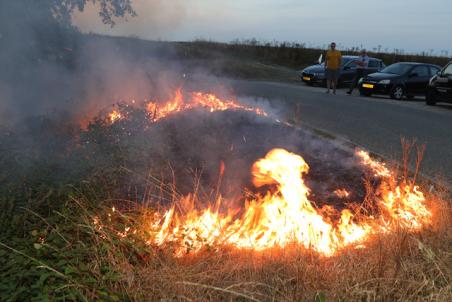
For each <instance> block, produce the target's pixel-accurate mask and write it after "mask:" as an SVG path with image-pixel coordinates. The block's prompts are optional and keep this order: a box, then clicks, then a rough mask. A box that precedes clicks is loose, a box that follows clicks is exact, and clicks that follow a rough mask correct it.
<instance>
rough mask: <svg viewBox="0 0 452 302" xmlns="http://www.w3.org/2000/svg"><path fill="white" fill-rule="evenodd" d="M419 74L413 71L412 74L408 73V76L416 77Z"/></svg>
mask: <svg viewBox="0 0 452 302" xmlns="http://www.w3.org/2000/svg"><path fill="white" fill-rule="evenodd" d="M418 76H419V74H418V73H417V72H413V73H412V74H410V78H417V77H418Z"/></svg>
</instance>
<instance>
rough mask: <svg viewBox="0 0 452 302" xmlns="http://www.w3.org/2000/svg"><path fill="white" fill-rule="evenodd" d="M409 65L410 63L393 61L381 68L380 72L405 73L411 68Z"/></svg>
mask: <svg viewBox="0 0 452 302" xmlns="http://www.w3.org/2000/svg"><path fill="white" fill-rule="evenodd" d="M411 66H412V65H410V64H404V63H395V64H392V65H389V66H388V67H386V68H385V69H383V70H382V71H381V72H384V73H393V74H398V75H402V74H405V73H407V72H408V71H409V70H410V69H411Z"/></svg>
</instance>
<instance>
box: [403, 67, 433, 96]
mask: <svg viewBox="0 0 452 302" xmlns="http://www.w3.org/2000/svg"><path fill="white" fill-rule="evenodd" d="M429 80H430V69H429V67H428V66H427V65H419V66H416V67H414V68H413V69H411V72H409V73H408V79H407V80H406V84H405V87H406V90H407V91H406V94H407V95H416V94H424V93H425V89H426V88H427V84H428V81H429Z"/></svg>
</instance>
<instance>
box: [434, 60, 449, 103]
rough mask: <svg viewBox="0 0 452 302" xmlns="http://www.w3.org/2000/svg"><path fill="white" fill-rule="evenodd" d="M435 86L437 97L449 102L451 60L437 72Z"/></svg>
mask: <svg viewBox="0 0 452 302" xmlns="http://www.w3.org/2000/svg"><path fill="white" fill-rule="evenodd" d="M435 86H436V91H437V95H438V99H440V100H442V101H449V102H450V101H451V100H452V62H451V63H449V65H447V66H446V67H445V68H444V69H443V70H442V71H441V72H440V73H439V74H438V78H437V79H436V85H435Z"/></svg>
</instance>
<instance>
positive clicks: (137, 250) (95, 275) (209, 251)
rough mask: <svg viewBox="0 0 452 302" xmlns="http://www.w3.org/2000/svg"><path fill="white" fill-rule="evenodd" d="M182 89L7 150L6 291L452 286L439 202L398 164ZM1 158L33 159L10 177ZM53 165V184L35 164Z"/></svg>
mask: <svg viewBox="0 0 452 302" xmlns="http://www.w3.org/2000/svg"><path fill="white" fill-rule="evenodd" d="M189 95H190V96H191V97H188V98H185V99H184V98H183V95H182V94H181V93H176V95H175V98H174V99H172V100H170V101H169V102H167V103H164V104H159V105H157V104H154V106H153V110H149V109H148V108H149V106H145V107H144V108H135V107H134V106H119V107H118V108H117V109H118V111H117V112H112V114H113V113H114V115H107V116H105V117H104V118H99V119H98V120H96V121H94V122H93V123H91V124H90V125H89V126H88V127H87V128H86V129H84V130H80V131H79V132H76V133H74V130H73V128H69V129H71V130H70V131H69V132H70V133H71V135H70V136H69V138H68V137H66V136H65V135H64V134H61V136H62V137H61V139H59V136H54V135H53V136H52V135H50V133H48V134H42V138H43V139H44V138H46V137H52V138H53V141H52V142H53V143H54V144H55V145H56V146H58V147H59V148H53V149H52V152H54V153H49V150H47V149H46V150H40V149H37V150H36V149H35V150H34V151H33V152H34V153H33V154H32V155H33V159H34V160H32V159H30V158H31V156H30V155H29V154H27V155H28V156H29V157H26V156H24V155H23V154H22V153H17V154H15V156H13V157H10V156H8V157H7V156H5V155H3V154H2V161H1V162H0V163H1V164H2V167H4V168H8V169H9V170H7V171H9V173H8V174H7V175H6V176H4V179H6V180H8V182H10V185H9V186H8V187H5V188H1V192H2V198H3V200H2V210H3V211H2V215H4V216H3V218H4V220H3V221H2V223H3V230H2V233H1V240H0V242H1V244H0V245H1V247H0V259H1V260H0V261H1V262H0V265H1V267H3V268H4V270H3V271H2V272H0V278H1V280H4V281H3V282H2V283H1V285H0V286H1V287H0V289H1V290H0V293H1V294H0V297H1V298H2V300H8V299H9V300H11V301H21V300H29V299H31V298H35V299H38V300H43V299H49V300H65V301H79V300H84V301H92V300H110V301H118V300H121V301H130V300H132V301H162V300H164V301H166V300H175V301H180V300H188V301H199V300H203V301H204V300H205V301H226V300H230V301H274V300H277V301H299V300H307V301H312V300H313V299H315V301H323V300H324V298H325V297H326V298H327V299H328V300H341V301H356V300H360V301H363V300H364V301H388V300H390V301H392V300H400V301H416V300H419V301H420V300H422V301H450V299H452V287H451V284H450V282H451V278H452V269H451V265H450V263H452V253H451V252H450V251H451V250H452V234H451V232H450V228H451V226H452V220H451V217H452V216H451V215H452V213H451V209H450V203H447V202H445V201H443V200H447V198H448V197H447V195H445V194H444V195H443V194H442V193H438V192H437V193H435V194H430V193H428V192H427V191H425V190H424V189H423V188H424V187H423V186H422V185H421V186H418V185H416V184H415V180H416V175H417V174H416V173H415V174H414V176H413V175H412V176H410V174H409V173H407V172H406V168H407V166H408V162H407V161H405V162H404V165H403V166H402V169H401V170H402V171H401V173H398V172H400V171H398V170H397V167H394V168H392V167H389V166H387V165H385V164H383V163H381V162H379V161H376V160H374V159H372V158H371V157H370V156H369V155H368V154H367V153H365V152H363V151H358V152H356V154H355V155H353V154H348V153H347V152H345V151H343V150H342V151H341V150H338V149H337V148H335V147H332V146H331V144H329V143H325V142H322V141H320V140H319V139H315V138H314V137H312V136H311V135H310V134H307V133H305V132H303V131H301V130H299V129H294V128H293V127H290V126H287V125H285V124H282V123H275V122H274V121H273V120H270V119H268V118H265V115H263V114H261V115H259V112H261V111H259V110H257V109H256V108H254V107H249V106H245V105H242V104H240V103H238V102H237V101H236V100H234V101H224V100H221V99H219V98H217V97H215V96H213V97H212V96H210V95H209V94H189ZM186 100H188V101H186ZM194 104H195V105H194ZM224 104H226V105H227V107H224V106H223V105H224ZM194 107H195V108H194ZM162 108H163V109H162ZM165 108H166V109H168V108H169V109H171V110H166V109H165ZM209 108H210V109H209ZM247 108H248V109H247ZM197 109H207V110H204V111H203V112H205V111H207V112H210V113H208V115H205V114H204V113H203V112H199V111H198V110H197ZM227 109H228V110H227ZM165 110H166V111H165ZM187 110H190V111H188V112H187ZM213 111H218V112H213ZM150 112H151V114H150ZM175 112H179V114H177V115H176V114H175ZM164 113H165V114H164ZM255 113H258V115H259V119H255V117H254V114H255ZM251 116H253V117H252V118H251ZM112 117H114V118H112ZM218 117H219V118H218ZM48 124H49V125H50V126H51V127H50V129H53V130H52V131H51V132H53V131H54V130H55V129H57V130H58V133H60V132H61V131H62V129H61V127H57V126H58V124H56V125H55V124H53V123H48ZM180 125H183V126H184V127H180ZM33 129H35V127H33ZM35 131H37V130H35ZM38 132H39V133H41V132H42V131H38ZM63 132H64V131H63ZM220 134H221V135H220ZM6 137H7V138H8V139H9V140H10V141H11V145H15V144H14V143H13V142H14V139H13V138H11V137H10V136H6ZM60 141H61V142H64V143H61V142H60ZM57 142H60V143H57ZM289 142H290V143H289ZM280 146H287V148H288V149H289V150H290V151H287V150H284V149H281V148H280ZM278 147H279V148H278ZM407 149H409V148H407ZM55 150H57V151H55ZM207 150H209V152H207ZM269 150H273V151H270V152H268V153H267V151H269ZM46 151H47V152H46ZM419 153H420V154H421V153H422V152H419ZM299 154H301V155H302V156H303V157H301V156H300V155H299ZM405 157H406V158H409V156H408V152H405ZM11 158H14V159H15V161H16V162H21V163H22V161H21V160H22V159H24V158H29V160H30V162H32V163H35V162H39V165H38V164H36V166H33V165H32V166H28V167H27V169H25V170H24V171H23V174H20V172H22V170H20V169H18V168H16V169H14V168H11V167H19V166H14V160H13V161H11ZM44 159H45V160H44ZM50 159H52V161H51V160H50ZM207 159H208V160H207ZM47 161H48V163H47V164H44V163H46V162H47ZM212 163H214V164H213V165H212ZM167 164H168V165H169V167H170V168H169V172H170V174H169V175H168V174H166V172H165V173H164V172H163V171H164V170H165V169H164V167H165V165H167ZM209 165H211V166H209ZM143 166H145V167H146V168H145V169H143ZM149 167H150V169H149V170H146V169H148V168H149ZM75 168H76V169H75ZM58 169H63V170H61V171H62V172H63V173H62V175H65V177H66V178H64V181H61V178H57V177H55V179H53V178H50V177H48V176H46V175H47V174H48V173H51V172H49V171H53V172H54V173H55V171H58ZM189 169H204V171H203V173H199V174H197V175H198V176H197V177H193V174H189V175H190V176H189V177H187V175H186V174H184V173H183V172H185V171H187V170H189ZM399 170H400V168H399ZM30 171H34V173H35V174H36V175H34V176H33V173H30ZM66 171H69V172H70V174H68V173H66ZM75 171H76V172H75ZM146 171H147V173H146ZM167 171H168V169H167ZM191 171H193V170H191ZM250 171H251V173H252V175H251V177H250V175H249V172H250ZM308 171H309V173H308ZM16 174H17V177H11V175H16ZM137 174H138V176H137ZM206 175H207V177H206ZM44 176H46V177H47V178H46V177H44ZM17 179H20V180H21V181H22V182H21V181H18V180H17ZM250 179H251V181H250ZM58 180H59V181H61V182H57V181H58ZM184 180H185V181H184ZM363 180H364V181H363ZM77 182H78V185H73V183H77ZM187 182H188V183H189V184H190V187H189V185H188V184H187ZM193 183H194V185H193ZM19 189H21V190H23V191H21V190H19ZM24 189H25V190H24ZM11 192H13V193H11ZM19 206H22V207H21V211H22V213H21V214H17V213H16V214H14V215H6V214H5V213H9V212H8V209H16V210H17V209H18V208H19ZM5 215H6V216H5ZM301 218H302V219H301ZM3 293H6V294H3Z"/></svg>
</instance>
